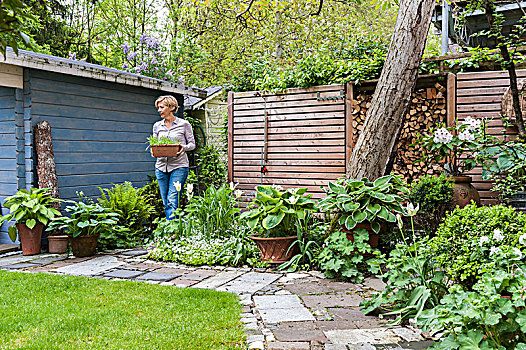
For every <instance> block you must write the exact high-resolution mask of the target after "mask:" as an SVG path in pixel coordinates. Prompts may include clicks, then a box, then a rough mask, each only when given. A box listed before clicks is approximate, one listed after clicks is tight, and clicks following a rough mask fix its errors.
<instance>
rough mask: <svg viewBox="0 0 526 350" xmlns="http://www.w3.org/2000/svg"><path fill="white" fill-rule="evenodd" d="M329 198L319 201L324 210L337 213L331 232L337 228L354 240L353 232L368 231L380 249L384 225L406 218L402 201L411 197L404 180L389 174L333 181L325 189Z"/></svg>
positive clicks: (370, 239)
mask: <svg viewBox="0 0 526 350" xmlns="http://www.w3.org/2000/svg"><path fill="white" fill-rule="evenodd" d="M324 190H325V192H326V193H327V196H326V197H325V198H323V199H322V200H320V201H319V203H318V207H319V209H320V211H322V212H327V213H330V214H333V219H332V223H331V225H330V229H329V231H334V230H335V229H336V227H340V228H341V230H343V231H344V232H346V233H347V237H348V238H349V239H351V240H352V239H353V230H355V229H366V230H367V231H368V232H369V244H370V245H371V247H372V248H376V247H377V246H378V236H379V233H380V229H381V226H382V223H384V222H392V223H394V222H396V214H403V215H405V210H404V208H403V207H402V205H401V204H402V202H403V201H404V199H405V196H406V195H407V194H409V190H408V188H407V187H406V186H405V183H404V182H403V181H402V180H401V178H400V177H397V176H394V175H387V176H383V177H380V178H378V179H376V180H375V181H369V180H368V179H367V178H362V179H360V180H358V179H349V180H347V179H345V178H343V177H342V178H339V179H338V180H336V182H329V186H328V187H325V188H324Z"/></svg>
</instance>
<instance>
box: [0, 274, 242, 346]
mask: <svg viewBox="0 0 526 350" xmlns="http://www.w3.org/2000/svg"><path fill="white" fill-rule="evenodd" d="M0 285H1V286H2V288H1V289H0V298H1V300H2V303H1V304H0V314H1V315H2V317H1V318H0V334H2V343H1V344H0V349H14V348H17V349H20V348H24V349H57V350H58V349H203V350H205V349H206V350H208V349H243V348H244V346H245V344H244V341H245V339H244V331H243V327H242V326H241V324H240V322H239V315H240V312H241V309H240V306H239V303H238V301H237V298H236V296H235V295H233V294H230V293H221V292H216V291H210V290H202V289H191V288H184V289H182V288H173V287H170V286H160V285H151V284H146V283H139V282H129V281H106V280H101V279H88V278H85V277H75V276H57V275H49V274H26V273H16V272H5V271H0Z"/></svg>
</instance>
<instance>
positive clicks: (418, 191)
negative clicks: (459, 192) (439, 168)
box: [408, 174, 454, 234]
mask: <svg viewBox="0 0 526 350" xmlns="http://www.w3.org/2000/svg"><path fill="white" fill-rule="evenodd" d="M453 186H454V182H453V181H451V179H450V178H448V177H447V176H446V175H445V174H440V176H431V175H426V176H424V177H422V178H420V179H419V180H418V181H417V182H414V183H413V184H412V185H411V190H410V193H409V196H408V200H409V202H410V203H413V205H415V206H418V207H419V208H420V210H419V211H418V213H417V214H416V216H414V217H413V219H414V221H415V224H416V226H417V227H418V228H419V229H424V230H425V231H426V232H427V234H434V233H435V232H436V230H437V228H438V226H439V225H440V223H441V222H442V221H443V220H444V217H445V216H446V213H447V212H448V211H450V210H451V209H452V208H453Z"/></svg>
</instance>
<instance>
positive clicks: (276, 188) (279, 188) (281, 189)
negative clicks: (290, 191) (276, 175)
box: [272, 184, 283, 191]
mask: <svg viewBox="0 0 526 350" xmlns="http://www.w3.org/2000/svg"><path fill="white" fill-rule="evenodd" d="M272 188H274V189H275V190H277V191H283V187H281V186H280V185H274V184H273V185H272Z"/></svg>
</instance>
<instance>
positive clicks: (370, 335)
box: [324, 328, 401, 344]
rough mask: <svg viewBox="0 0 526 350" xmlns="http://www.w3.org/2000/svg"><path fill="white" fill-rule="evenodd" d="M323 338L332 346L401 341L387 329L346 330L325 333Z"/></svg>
mask: <svg viewBox="0 0 526 350" xmlns="http://www.w3.org/2000/svg"><path fill="white" fill-rule="evenodd" d="M324 333H325V336H326V337H327V338H328V339H329V340H330V341H331V342H332V343H333V344H362V343H369V344H393V343H398V342H400V341H401V339H400V338H399V337H397V336H396V335H395V334H394V333H393V332H392V331H391V330H389V329H381V328H375V329H347V330H332V331H325V332H324Z"/></svg>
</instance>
